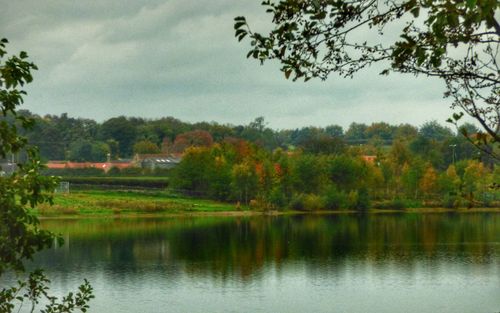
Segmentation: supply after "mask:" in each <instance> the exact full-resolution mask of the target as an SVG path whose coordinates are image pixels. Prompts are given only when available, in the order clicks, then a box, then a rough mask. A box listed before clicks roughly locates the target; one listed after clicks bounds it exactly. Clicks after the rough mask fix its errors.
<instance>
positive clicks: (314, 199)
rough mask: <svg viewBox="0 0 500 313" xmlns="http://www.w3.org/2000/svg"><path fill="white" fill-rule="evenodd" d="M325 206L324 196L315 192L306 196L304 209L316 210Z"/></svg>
mask: <svg viewBox="0 0 500 313" xmlns="http://www.w3.org/2000/svg"><path fill="white" fill-rule="evenodd" d="M324 207H325V205H324V201H323V198H322V197H320V196H318V195H315V194H307V195H305V196H304V210H306V211H315V210H320V209H323V208H324Z"/></svg>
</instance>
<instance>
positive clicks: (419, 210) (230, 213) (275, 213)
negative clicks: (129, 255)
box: [35, 208, 500, 220]
mask: <svg viewBox="0 0 500 313" xmlns="http://www.w3.org/2000/svg"><path fill="white" fill-rule="evenodd" d="M445 213H456V214H469V213H500V208H471V209H466V208H460V209H447V208H411V209H403V210H389V209H384V210H377V209H372V210H368V211H367V212H358V211H353V210H344V211H331V210H321V211H320V210H318V211H286V210H285V211H276V210H275V211H258V210H243V211H236V210H235V211H215V212H214V211H212V212H210V211H197V212H192V211H184V212H159V213H148V212H125V213H118V214H116V213H111V214H109V213H106V212H103V213H79V214H64V213H60V214H37V213H35V215H36V216H37V217H38V219H40V220H45V219H98V218H102V219H109V218H113V219H116V218H177V217H255V216H291V215H309V216H321V215H357V214H367V215H378V214H445Z"/></svg>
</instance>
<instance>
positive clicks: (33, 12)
mask: <svg viewBox="0 0 500 313" xmlns="http://www.w3.org/2000/svg"><path fill="white" fill-rule="evenodd" d="M0 5H1V7H2V8H3V10H2V11H0V28H1V29H3V30H4V33H3V34H1V35H0V36H4V37H7V38H9V40H10V41H11V45H10V47H9V50H10V51H11V52H13V51H18V50H26V51H28V52H29V54H30V56H31V57H32V59H33V60H34V62H35V63H36V64H38V65H39V67H40V70H39V71H38V72H37V73H36V75H35V81H34V83H33V84H32V85H31V86H29V87H28V91H29V96H28V97H27V98H26V105H25V108H28V109H30V110H33V111H34V112H36V113H39V114H47V113H50V114H60V113H63V112H68V113H69V114H70V115H73V116H81V117H89V118H94V119H97V120H100V121H102V120H104V119H106V118H110V117H112V116H116V115H122V114H123V115H129V116H144V117H151V118H154V117H160V116H166V115H172V116H175V117H178V118H181V119H183V120H188V121H203V120H206V121H212V120H214V121H220V122H227V123H234V124H237V123H248V122H249V121H251V120H252V119H253V118H255V117H257V116H264V117H265V118H266V120H268V121H269V122H270V126H272V127H275V128H293V127H300V126H306V125H328V124H340V125H342V126H347V125H349V124H350V123H351V122H353V121H357V122H371V121H380V120H384V121H388V122H390V123H396V124H397V123H404V122H410V123H413V124H422V123H423V122H424V121H426V120H429V119H438V120H439V121H444V120H445V119H446V118H447V117H448V115H449V114H450V113H451V112H450V111H449V109H448V105H447V103H446V101H444V100H443V99H442V86H441V85H440V84H439V83H436V81H435V80H429V79H422V78H419V79H416V78H414V77H411V76H401V75H390V76H389V77H385V76H384V77H381V76H378V75H377V74H378V72H380V68H374V69H370V70H367V71H365V72H363V73H362V74H361V75H358V76H357V77H356V78H355V79H341V78H339V77H335V76H332V77H331V79H329V80H328V81H326V82H320V81H312V82H308V83H302V82H296V83H293V82H291V81H287V80H285V79H284V76H283V74H282V73H281V72H279V66H278V64H275V63H267V64H265V65H264V66H260V65H258V63H257V62H255V61H254V60H248V59H246V58H245V55H246V51H247V50H248V48H249V46H248V43H238V42H237V41H236V40H235V39H234V30H233V18H234V17H235V16H238V15H245V16H247V17H248V19H249V20H250V21H252V25H255V28H257V29H261V30H264V29H265V27H266V25H268V24H269V16H268V15H266V14H265V12H264V10H263V8H262V7H261V6H260V5H259V1H233V0H212V1H208V0H197V1H185V0H162V1H160V0H156V1H141V0H136V1H130V2H127V5H123V2H122V1H118V0H110V1H65V0H48V1H36V0H25V1H7V0H0ZM4 8H5V9H4Z"/></svg>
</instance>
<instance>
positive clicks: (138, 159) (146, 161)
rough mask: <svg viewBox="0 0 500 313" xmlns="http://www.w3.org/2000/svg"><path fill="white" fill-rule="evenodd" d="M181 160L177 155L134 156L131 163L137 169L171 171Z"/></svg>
mask: <svg viewBox="0 0 500 313" xmlns="http://www.w3.org/2000/svg"><path fill="white" fill-rule="evenodd" d="M181 159H182V158H181V156H180V155H178V154H177V155H172V154H136V155H135V157H134V159H133V160H132V163H133V164H134V165H135V166H137V167H141V168H147V169H150V170H155V169H171V168H174V167H176V166H177V164H179V163H180V161H181Z"/></svg>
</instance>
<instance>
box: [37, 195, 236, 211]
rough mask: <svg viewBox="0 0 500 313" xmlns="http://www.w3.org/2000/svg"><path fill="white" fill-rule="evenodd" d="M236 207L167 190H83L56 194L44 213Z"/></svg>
mask: <svg viewBox="0 0 500 313" xmlns="http://www.w3.org/2000/svg"><path fill="white" fill-rule="evenodd" d="M225 211H236V207H235V205H233V204H228V203H221V202H217V201H211V200H202V199H194V198H187V197H183V196H178V195H173V194H171V193H167V192H164V191H157V192H141V191H105V190H87V191H84V190H81V191H72V192H71V193H69V194H56V195H55V196H54V204H53V205H52V206H49V205H46V204H44V205H41V206H39V207H38V209H37V211H36V212H37V213H38V214H40V215H88V214H92V215H111V214H113V215H115V214H141V213H150V214H156V213H183V212H225Z"/></svg>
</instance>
